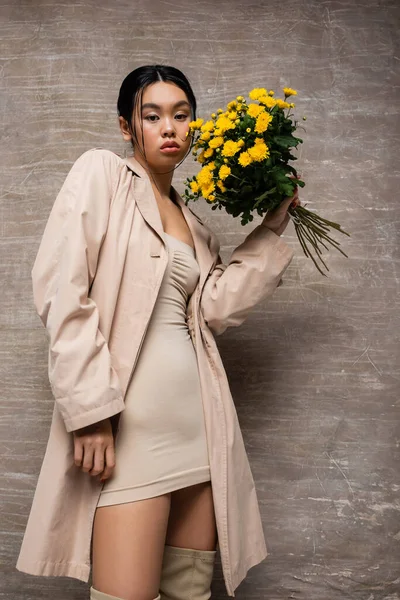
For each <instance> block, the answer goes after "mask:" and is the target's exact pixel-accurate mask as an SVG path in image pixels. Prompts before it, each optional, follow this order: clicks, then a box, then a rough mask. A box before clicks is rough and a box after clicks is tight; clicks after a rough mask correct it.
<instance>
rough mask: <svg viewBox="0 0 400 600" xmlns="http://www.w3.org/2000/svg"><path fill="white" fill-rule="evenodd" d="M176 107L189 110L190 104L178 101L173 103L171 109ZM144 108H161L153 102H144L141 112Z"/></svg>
mask: <svg viewBox="0 0 400 600" xmlns="http://www.w3.org/2000/svg"><path fill="white" fill-rule="evenodd" d="M178 106H188V107H189V108H190V104H189V102H187V101H186V100H179V102H175V104H174V105H173V107H172V108H176V107H178ZM145 108H162V107H161V106H159V105H158V104H155V103H154V102H146V104H143V106H142V110H143V109H145Z"/></svg>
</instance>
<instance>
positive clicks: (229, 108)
mask: <svg viewBox="0 0 400 600" xmlns="http://www.w3.org/2000/svg"><path fill="white" fill-rule="evenodd" d="M236 105H237V101H236V100H232V102H228V104H227V105H226V108H227V109H228V110H232V109H233V108H235V106H236Z"/></svg>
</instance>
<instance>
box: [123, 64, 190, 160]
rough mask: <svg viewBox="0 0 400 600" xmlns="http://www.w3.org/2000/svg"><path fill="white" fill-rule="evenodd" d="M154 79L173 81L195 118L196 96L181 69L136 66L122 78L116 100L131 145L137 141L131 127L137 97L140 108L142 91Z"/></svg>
mask: <svg viewBox="0 0 400 600" xmlns="http://www.w3.org/2000/svg"><path fill="white" fill-rule="evenodd" d="M156 81H170V82H171V83H174V84H175V85H177V86H178V87H180V88H181V89H182V90H183V91H184V92H185V93H186V96H187V98H188V100H189V104H190V107H191V110H192V120H193V121H195V120H196V108H197V103H196V98H195V95H194V93H193V90H192V87H191V85H190V83H189V80H188V79H187V77H186V76H185V75H184V74H183V73H182V71H180V70H179V69H176V68H175V67H171V66H167V65H143V66H141V67H138V68H137V69H134V70H133V71H131V72H130V73H129V75H127V76H126V77H125V79H124V80H123V82H122V85H121V87H120V90H119V96H118V102H117V110H118V115H119V116H121V117H123V118H124V119H125V120H126V121H127V123H128V125H129V129H130V131H131V134H132V146H133V140H136V142H137V136H136V127H135V128H132V116H133V114H134V109H135V107H136V106H137V103H138V102H139V97H140V109H141V108H142V96H143V91H144V90H145V88H146V87H147V86H149V85H150V84H152V83H155V82H156ZM140 114H142V110H140ZM142 135H143V131H142ZM191 147H192V145H191ZM191 147H190V148H189V150H188V153H189V152H190V150H191ZM186 156H187V155H186ZM186 156H185V157H184V158H183V160H185V158H186ZM183 160H182V162H183ZM177 166H178V165H177Z"/></svg>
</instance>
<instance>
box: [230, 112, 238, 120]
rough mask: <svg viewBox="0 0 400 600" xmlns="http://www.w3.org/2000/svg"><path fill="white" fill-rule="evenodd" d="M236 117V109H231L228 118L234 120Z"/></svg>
mask: <svg viewBox="0 0 400 600" xmlns="http://www.w3.org/2000/svg"><path fill="white" fill-rule="evenodd" d="M236 118H237V112H236V111H231V112H230V113H229V114H228V119H230V120H231V121H234V120H235V119H236Z"/></svg>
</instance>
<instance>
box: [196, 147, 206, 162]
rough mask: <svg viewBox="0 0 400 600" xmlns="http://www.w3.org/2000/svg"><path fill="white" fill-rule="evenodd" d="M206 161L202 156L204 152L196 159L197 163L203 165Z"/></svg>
mask: <svg viewBox="0 0 400 600" xmlns="http://www.w3.org/2000/svg"><path fill="white" fill-rule="evenodd" d="M205 160H206V157H205V156H204V150H203V151H202V152H200V154H199V155H198V157H197V162H199V163H203V162H204V161H205Z"/></svg>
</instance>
